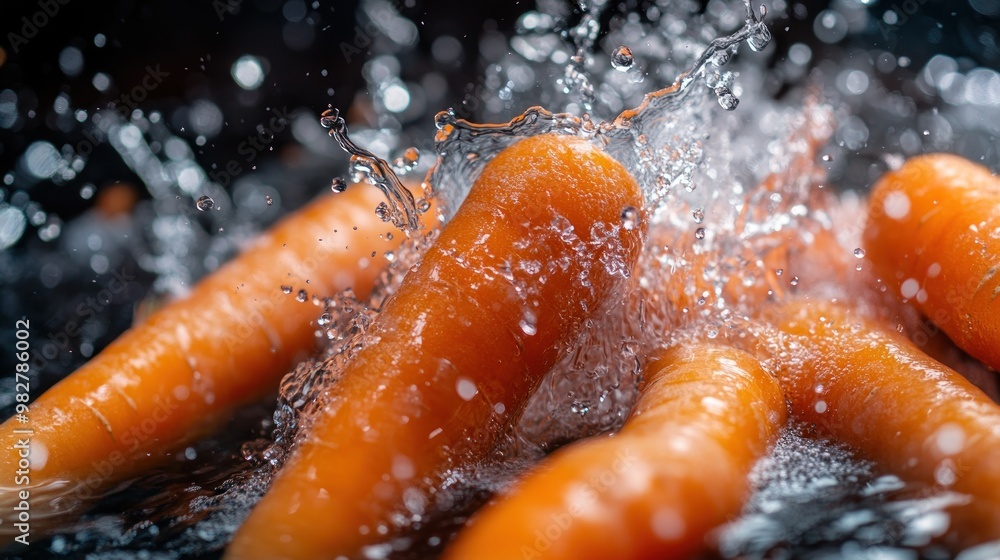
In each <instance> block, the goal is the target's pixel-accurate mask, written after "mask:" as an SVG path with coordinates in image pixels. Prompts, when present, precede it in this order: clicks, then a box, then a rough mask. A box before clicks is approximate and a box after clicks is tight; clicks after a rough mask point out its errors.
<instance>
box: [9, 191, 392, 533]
mask: <svg viewBox="0 0 1000 560" xmlns="http://www.w3.org/2000/svg"><path fill="white" fill-rule="evenodd" d="M378 200H379V195H378V193H377V191H375V189H369V188H365V187H360V186H359V187H356V188H353V189H351V190H349V191H348V192H345V193H342V194H336V195H334V194H328V195H326V196H324V197H322V198H320V199H319V200H317V201H315V202H313V203H311V204H310V205H308V206H307V207H305V208H304V209H302V210H300V211H298V212H295V213H293V214H292V215H290V216H289V217H288V218H286V219H285V220H284V221H282V222H281V223H279V224H278V225H276V226H275V227H274V228H273V229H272V230H270V231H269V232H267V233H265V234H264V235H263V236H261V237H260V238H259V239H258V240H257V241H256V242H255V243H254V244H253V245H252V246H251V247H249V248H248V249H247V250H246V251H245V252H243V253H242V254H241V255H239V256H238V257H236V258H235V259H234V260H233V261H232V262H230V263H228V264H226V265H224V266H223V267H222V268H220V269H219V270H218V271H216V272H214V273H212V274H211V275H209V276H208V277H206V278H205V279H204V280H202V282H201V283H199V284H198V285H197V286H196V287H195V288H194V289H193V290H192V291H191V293H190V294H189V295H188V296H187V297H185V298H183V299H180V300H177V301H174V302H172V303H170V304H168V305H166V306H164V307H163V308H161V309H160V310H158V311H157V312H155V313H154V314H152V315H151V316H150V317H148V318H147V319H146V320H145V321H143V322H141V323H139V324H138V325H136V326H134V327H133V328H132V329H131V330H129V331H127V332H126V333H124V334H123V335H121V336H120V337H119V338H118V339H117V340H115V341H114V342H113V343H112V344H111V345H109V346H108V347H107V348H106V349H105V350H104V351H103V352H101V353H100V354H98V355H97V356H95V357H94V358H93V359H91V360H90V361H89V362H87V363H86V364H84V365H83V366H82V367H80V368H79V369H78V370H76V371H75V372H73V373H72V374H71V375H69V376H68V377H66V378H65V379H63V380H62V381H61V382H60V383H58V384H57V385H55V386H54V387H52V388H51V389H49V390H48V391H46V392H45V393H44V394H42V395H41V396H39V397H38V399H37V400H35V401H34V402H32V403H30V405H29V407H30V418H31V424H30V425H28V426H26V425H23V424H19V423H18V422H16V421H15V420H14V419H13V418H12V419H9V420H7V421H6V422H5V423H4V424H3V425H2V426H0V448H2V449H6V450H12V451H11V452H7V453H4V454H3V456H2V457H0V469H2V470H3V472H9V473H14V472H16V471H17V470H18V469H19V467H18V461H19V460H20V459H21V458H22V457H23V456H21V455H19V452H18V451H17V450H18V449H22V448H25V446H27V451H26V452H25V455H26V456H27V457H29V458H30V464H29V467H30V469H22V470H30V477H28V478H27V479H25V480H22V481H20V482H18V485H17V486H16V487H15V486H8V485H9V484H10V483H11V482H13V481H10V482H6V483H4V487H3V488H0V505H2V506H3V507H2V511H3V516H4V519H3V522H2V523H0V535H8V536H10V535H13V534H16V533H17V531H16V530H15V528H14V527H13V525H12V523H13V518H12V517H11V516H12V515H14V514H16V512H14V510H13V509H12V507H10V506H12V505H14V504H17V503H18V502H19V501H20V500H19V496H20V493H21V492H22V491H28V492H30V496H31V504H32V511H31V516H32V524H31V528H32V531H33V532H34V533H35V534H39V533H42V532H44V528H45V526H44V522H45V521H46V520H48V521H51V522H56V521H58V520H59V519H62V518H64V517H65V515H66V514H70V513H73V512H77V511H78V510H79V509H80V508H81V506H83V505H85V504H87V503H88V502H89V501H91V499H92V498H96V497H98V496H100V495H101V494H102V493H103V492H105V491H106V490H107V489H109V488H111V487H112V486H114V485H115V484H116V483H118V482H120V481H123V480H126V479H128V478H130V477H132V476H135V475H136V474H138V473H139V472H141V471H142V470H143V469H145V468H147V467H148V466H151V465H153V464H154V463H156V462H157V461H159V460H161V459H163V458H164V457H165V456H166V455H167V454H169V453H170V452H171V451H173V450H175V449H177V448H178V447H179V446H181V445H183V444H184V443H186V442H190V441H193V440H195V439H196V438H198V437H199V436H201V435H204V434H205V433H206V432H208V431H210V430H212V429H213V428H214V427H217V426H218V425H220V423H221V422H222V421H224V420H225V419H226V418H227V417H228V413H229V412H230V411H231V410H232V408H233V407H235V406H237V405H239V404H242V403H246V402H248V401H251V400H253V399H256V398H259V397H262V396H264V395H266V394H267V393H269V392H271V391H274V390H275V389H276V388H277V386H278V382H279V381H280V379H281V377H282V376H283V375H284V374H285V373H286V372H287V370H288V367H289V366H290V365H291V364H293V363H294V362H295V361H297V360H300V359H302V358H303V357H304V356H305V355H307V354H308V353H309V352H311V351H312V350H313V348H314V346H315V344H316V342H315V337H314V331H315V329H316V327H315V325H314V324H313V323H314V322H315V319H316V318H318V317H319V315H320V314H321V313H322V311H321V310H320V309H319V308H317V307H316V306H315V305H313V304H312V303H311V302H309V301H307V299H306V297H305V296H306V291H308V292H309V293H312V294H323V295H333V294H335V293H337V292H340V291H342V290H344V289H346V288H348V287H353V289H354V290H356V291H357V293H359V294H361V295H364V294H366V293H367V292H368V291H369V290H370V289H371V287H372V286H373V284H374V282H375V278H376V276H377V275H378V274H379V272H380V271H381V268H382V267H379V266H377V264H376V263H375V262H374V258H373V253H374V252H376V251H378V252H384V251H385V250H389V249H392V248H394V247H395V245H396V244H398V241H397V242H392V241H389V240H387V239H384V238H383V234H384V233H385V232H386V231H387V228H388V226H387V225H386V224H384V223H383V222H382V221H381V220H379V219H378V218H377V217H376V216H375V215H374V213H373V212H372V209H373V208H374V206H375V205H376V204H377V203H378ZM283 286H285V287H284V288H283ZM292 290H295V291H296V292H298V290H305V291H303V292H301V294H299V293H291V292H292ZM25 428H30V432H27V433H26V432H25V431H24V430H25ZM12 512H13V513H12Z"/></svg>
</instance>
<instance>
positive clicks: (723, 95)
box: [715, 87, 740, 111]
mask: <svg viewBox="0 0 1000 560" xmlns="http://www.w3.org/2000/svg"><path fill="white" fill-rule="evenodd" d="M715 95H718V96H719V105H721V106H722V108H723V109H725V110H727V111H734V110H736V107H738V106H739V104H740V100H739V98H738V97H736V96H735V95H733V92H732V91H730V90H729V88H727V87H719V88H715Z"/></svg>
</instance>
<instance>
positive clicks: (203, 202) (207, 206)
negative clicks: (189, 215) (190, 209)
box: [195, 195, 215, 212]
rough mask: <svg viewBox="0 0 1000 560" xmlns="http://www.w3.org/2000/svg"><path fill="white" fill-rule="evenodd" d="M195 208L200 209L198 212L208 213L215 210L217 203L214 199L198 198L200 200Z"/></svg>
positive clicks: (208, 197)
mask: <svg viewBox="0 0 1000 560" xmlns="http://www.w3.org/2000/svg"><path fill="white" fill-rule="evenodd" d="M195 206H197V207H198V210H201V211H202V212H207V211H209V210H211V209H212V208H215V201H214V200H212V197H210V196H208V195H205V196H202V197H200V198H198V200H197V201H196V202H195Z"/></svg>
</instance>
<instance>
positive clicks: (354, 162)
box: [320, 107, 420, 231]
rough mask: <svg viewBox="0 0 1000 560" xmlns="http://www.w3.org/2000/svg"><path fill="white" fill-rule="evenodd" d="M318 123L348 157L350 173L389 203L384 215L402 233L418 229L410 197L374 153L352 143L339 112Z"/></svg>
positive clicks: (326, 113)
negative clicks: (349, 158)
mask: <svg viewBox="0 0 1000 560" xmlns="http://www.w3.org/2000/svg"><path fill="white" fill-rule="evenodd" d="M320 124H321V125H323V127H324V128H328V129H330V132H329V134H330V136H331V137H332V138H333V139H334V140H336V141H337V144H339V145H340V147H341V149H343V150H344V151H345V152H347V153H348V154H350V156H351V164H350V166H351V167H350V168H351V173H352V175H355V174H356V175H357V176H358V177H359V178H360V177H363V178H365V179H367V180H368V182H369V183H371V184H372V185H374V186H376V187H378V189H379V190H380V191H382V194H384V195H385V198H386V201H387V202H388V204H387V206H386V208H387V212H386V216H388V218H389V220H391V221H392V223H393V225H395V226H396V227H398V228H400V229H402V230H403V231H415V230H418V229H420V212H419V210H418V209H417V206H416V202H415V201H414V198H413V194H412V193H410V191H409V190H408V189H407V188H406V187H404V186H403V183H401V182H400V180H399V177H397V176H396V174H395V173H394V172H393V171H392V168H391V167H390V166H389V164H387V163H386V162H385V160H383V159H381V158H379V157H378V156H376V155H375V154H373V153H371V152H369V151H368V150H366V149H364V148H362V147H360V146H358V145H357V144H355V143H354V142H353V141H352V140H351V138H350V136H348V134H347V123H346V122H345V121H344V118H343V117H341V116H340V111H338V110H337V109H334V108H332V107H331V108H329V109H327V110H326V111H324V112H323V115H322V117H321V118H320Z"/></svg>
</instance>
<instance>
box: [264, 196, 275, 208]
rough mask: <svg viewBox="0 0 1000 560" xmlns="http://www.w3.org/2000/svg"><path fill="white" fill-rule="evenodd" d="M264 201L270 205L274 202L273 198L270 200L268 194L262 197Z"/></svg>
mask: <svg viewBox="0 0 1000 560" xmlns="http://www.w3.org/2000/svg"><path fill="white" fill-rule="evenodd" d="M264 201H265V202H267V205H268V206H271V205H273V204H274V200H272V199H271V197H270V196H265V197H264Z"/></svg>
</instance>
